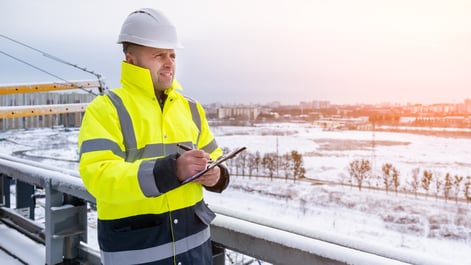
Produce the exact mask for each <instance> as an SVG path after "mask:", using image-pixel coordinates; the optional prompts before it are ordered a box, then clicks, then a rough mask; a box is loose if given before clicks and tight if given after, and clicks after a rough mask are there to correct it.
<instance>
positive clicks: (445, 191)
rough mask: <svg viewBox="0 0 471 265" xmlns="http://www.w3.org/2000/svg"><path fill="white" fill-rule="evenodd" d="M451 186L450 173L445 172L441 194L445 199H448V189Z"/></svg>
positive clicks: (449, 189)
mask: <svg viewBox="0 0 471 265" xmlns="http://www.w3.org/2000/svg"><path fill="white" fill-rule="evenodd" d="M452 187H453V182H452V180H451V174H450V173H448V172H447V173H446V174H445V186H444V187H443V196H444V197H445V201H448V198H450V191H451V188H452Z"/></svg>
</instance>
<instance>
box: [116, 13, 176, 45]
mask: <svg viewBox="0 0 471 265" xmlns="http://www.w3.org/2000/svg"><path fill="white" fill-rule="evenodd" d="M123 42H130V43H135V44H139V45H143V46H149V47H154V48H161V49H178V48H183V46H182V45H181V43H180V42H179V40H178V36H177V30H176V28H175V26H174V25H173V24H172V23H171V22H170V20H169V19H168V18H167V17H166V16H165V15H164V14H163V13H162V12H161V11H159V10H157V9H153V8H141V9H139V10H136V11H134V12H132V13H131V14H129V15H128V17H127V18H126V20H125V21H124V23H123V25H122V27H121V32H120V34H119V37H118V43H123Z"/></svg>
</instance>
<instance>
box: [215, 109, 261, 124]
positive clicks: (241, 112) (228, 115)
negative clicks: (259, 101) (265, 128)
mask: <svg viewBox="0 0 471 265" xmlns="http://www.w3.org/2000/svg"><path fill="white" fill-rule="evenodd" d="M258 115H259V110H258V108H256V107H247V106H235V107H220V108H218V109H217V118H218V119H236V120H248V121H253V120H255V119H256V118H257V116H258Z"/></svg>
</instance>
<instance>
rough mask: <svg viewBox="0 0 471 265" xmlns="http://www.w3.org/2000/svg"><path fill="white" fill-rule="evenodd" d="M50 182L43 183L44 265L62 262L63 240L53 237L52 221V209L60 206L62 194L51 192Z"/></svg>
mask: <svg viewBox="0 0 471 265" xmlns="http://www.w3.org/2000/svg"><path fill="white" fill-rule="evenodd" d="M51 186H52V185H51V180H50V179H49V180H47V181H46V183H45V187H44V188H45V189H46V209H45V211H46V213H45V215H46V216H45V217H46V223H45V232H46V235H45V236H46V264H47V265H54V264H57V263H60V262H62V261H63V258H62V257H63V248H62V247H63V245H64V239H63V238H57V237H55V236H54V219H53V213H52V208H53V207H58V206H61V205H62V193H60V192H58V191H56V190H53V189H52V187H51Z"/></svg>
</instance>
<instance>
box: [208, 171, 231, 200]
mask: <svg viewBox="0 0 471 265" xmlns="http://www.w3.org/2000/svg"><path fill="white" fill-rule="evenodd" d="M218 167H219V168H220V177H219V180H218V183H216V185H214V186H212V187H207V186H204V187H205V189H207V190H209V191H212V192H219V193H221V192H222V191H223V190H225V189H226V188H227V186H228V185H229V180H230V177H229V170H227V168H226V167H225V166H224V165H218Z"/></svg>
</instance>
